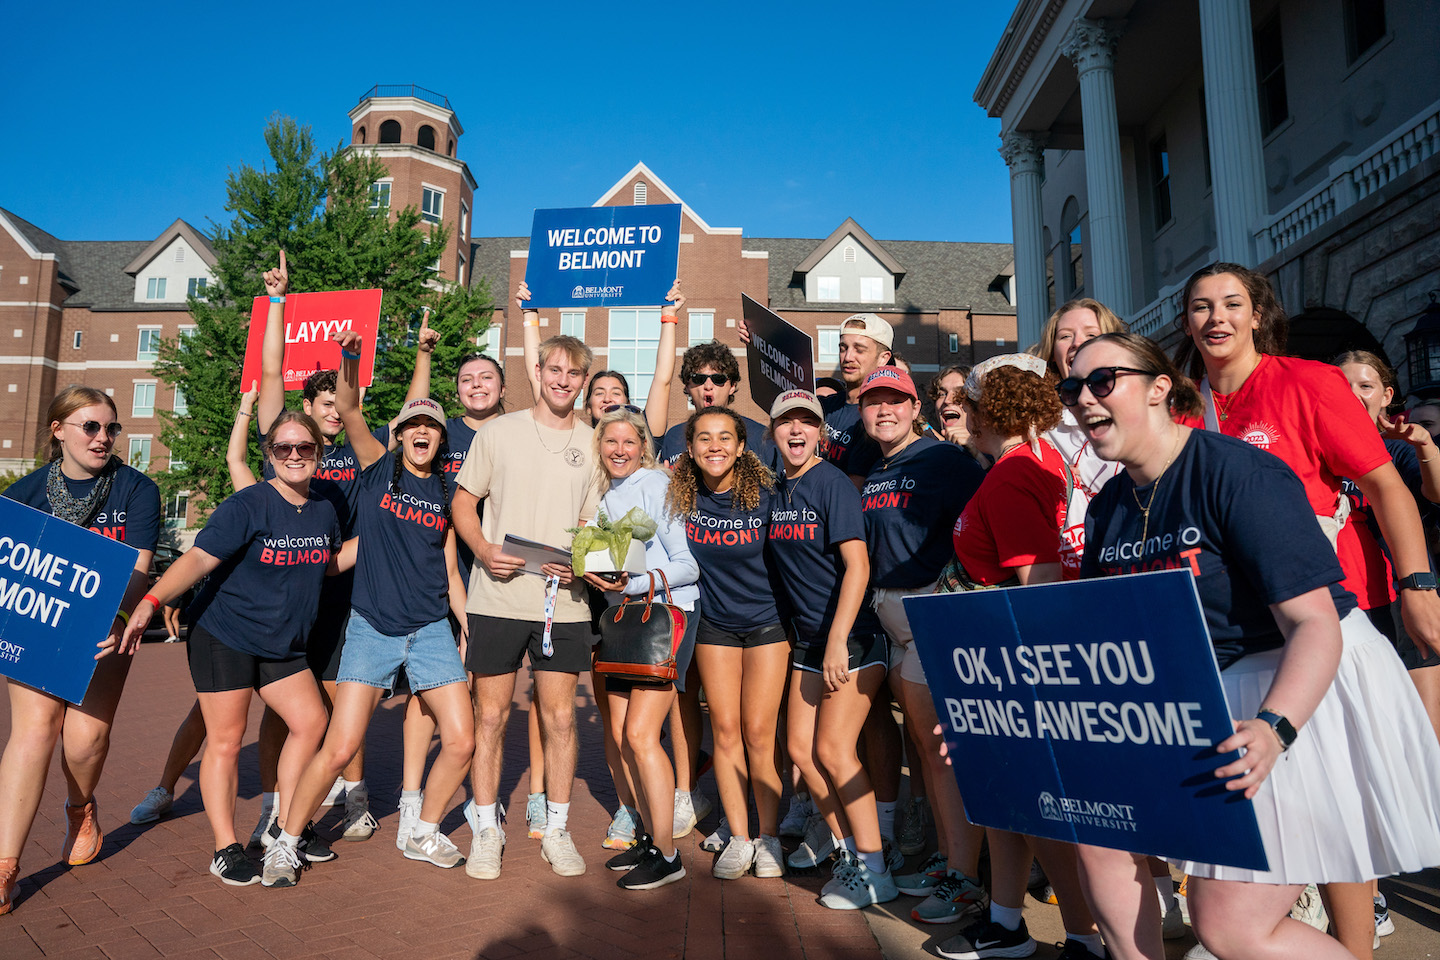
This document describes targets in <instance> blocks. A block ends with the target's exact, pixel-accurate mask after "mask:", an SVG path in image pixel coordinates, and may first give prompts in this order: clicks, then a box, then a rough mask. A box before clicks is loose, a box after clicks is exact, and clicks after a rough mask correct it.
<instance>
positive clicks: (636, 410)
mask: <svg viewBox="0 0 1440 960" xmlns="http://www.w3.org/2000/svg"><path fill="white" fill-rule="evenodd" d="M616 410H629V411H630V412H631V413H638V414H640V416H642V417H643V416H645V411H644V410H641V409H640V408H639V407H637V406H635V404H633V403H612V404H610V406H608V407H606V408H605V409H604V410H602V411H600V412H601V413H614V412H615V411H616Z"/></svg>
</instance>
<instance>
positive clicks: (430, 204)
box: [420, 187, 445, 223]
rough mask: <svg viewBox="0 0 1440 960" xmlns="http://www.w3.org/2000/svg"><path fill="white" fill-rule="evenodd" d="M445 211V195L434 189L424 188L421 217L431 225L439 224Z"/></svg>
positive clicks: (421, 197) (421, 196)
mask: <svg viewBox="0 0 1440 960" xmlns="http://www.w3.org/2000/svg"><path fill="white" fill-rule="evenodd" d="M444 209H445V193H444V191H441V190H436V189H435V188H434V187H424V188H423V189H422V193H421V195H420V216H421V217H423V218H424V219H426V220H429V221H430V222H431V223H439V222H440V215H441V214H442V213H443V212H444Z"/></svg>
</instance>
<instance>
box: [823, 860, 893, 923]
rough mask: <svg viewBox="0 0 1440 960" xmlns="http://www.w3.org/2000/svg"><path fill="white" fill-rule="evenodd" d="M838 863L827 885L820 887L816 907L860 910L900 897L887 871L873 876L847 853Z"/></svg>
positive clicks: (861, 863) (861, 861) (868, 869)
mask: <svg viewBox="0 0 1440 960" xmlns="http://www.w3.org/2000/svg"><path fill="white" fill-rule="evenodd" d="M842 860H844V861H845V866H844V867H841V866H840V864H839V861H837V863H836V869H835V873H834V875H833V876H831V878H830V882H829V883H827V884H825V886H823V887H821V888H820V905H821V906H824V907H829V908H830V909H831V910H861V909H863V908H865V907H868V906H871V905H872V904H876V903H888V902H889V901H891V900H894V899H895V898H896V897H898V896H900V891H899V890H897V889H896V888H895V881H894V879H893V878H892V877H891V876H890V871H889V870H886V871H885V872H884V873H875V872H873V871H872V870H870V868H869V867H867V866H865V861H863V860H861V859H860V858H859V857H856V856H852V855H851V854H850V853H849V852H848V851H847V852H846V853H845V855H844V857H843V858H842Z"/></svg>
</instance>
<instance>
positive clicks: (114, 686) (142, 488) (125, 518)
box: [0, 387, 160, 914]
mask: <svg viewBox="0 0 1440 960" xmlns="http://www.w3.org/2000/svg"><path fill="white" fill-rule="evenodd" d="M46 419H47V421H48V422H49V424H50V426H49V432H50V460H49V463H47V464H46V465H45V466H43V467H41V468H40V469H39V470H36V471H35V472H34V473H31V474H29V475H28V476H26V477H23V478H22V479H20V480H17V481H16V482H15V483H13V484H11V485H10V487H9V488H8V489H7V490H6V491H5V492H4V496H5V497H7V498H9V499H11V500H14V501H16V502H17V503H23V504H25V505H27V506H30V507H34V508H35V509H37V510H40V511H42V512H44V513H49V514H51V515H53V516H55V517H58V518H60V519H61V520H65V521H67V522H69V523H73V524H76V525H78V526H81V527H88V528H89V529H90V530H92V531H94V532H95V533H99V534H102V535H104V536H107V537H110V538H111V539H113V540H120V541H122V542H124V543H127V544H129V545H130V546H132V547H135V548H136V549H137V550H139V555H138V556H137V557H136V559H135V568H134V570H133V571H132V572H131V574H130V583H129V585H128V586H127V588H126V590H125V597H124V599H123V600H122V601H121V604H120V609H119V611H118V612H117V613H116V614H115V619H114V621H113V622H112V623H111V624H110V629H109V632H108V634H107V635H106V637H105V639H104V640H102V641H101V642H100V644H99V649H100V652H99V653H98V654H96V656H95V659H96V660H97V661H99V662H98V663H96V665H95V673H94V676H93V677H92V679H91V681H90V687H89V689H88V690H87V692H86V694H85V700H84V702H83V703H81V704H80V705H79V706H78V707H77V706H73V705H70V704H67V703H66V702H65V701H64V700H61V699H60V698H59V697H55V696H51V695H50V694H47V693H42V692H41V691H39V690H37V689H35V688H34V687H30V686H27V685H26V684H23V683H20V682H18V681H15V680H10V681H8V683H7V689H8V692H9V698H10V738H9V740H8V741H7V743H6V744H5V753H4V756H3V758H0V914H4V913H9V912H10V910H11V908H12V907H13V906H14V903H15V899H14V898H15V893H16V888H17V886H18V884H19V877H20V852H21V850H23V849H24V847H25V841H26V839H27V838H28V837H29V835H30V827H31V826H32V825H33V824H34V822H35V814H36V812H37V811H38V810H39V809H40V797H41V794H42V793H43V792H44V789H45V778H46V774H47V773H48V772H49V769H50V758H51V756H52V755H53V754H54V752H55V744H56V741H59V742H60V744H61V748H60V749H61V769H62V770H63V771H64V772H65V785H66V792H67V793H68V795H69V799H68V800H67V801H66V804H65V819H66V821H67V824H68V829H67V831H66V835H65V843H64V846H63V847H62V848H61V849H62V852H63V856H64V857H65V861H66V862H67V863H69V864H70V865H72V866H78V865H80V864H85V863H90V862H91V861H92V860H94V859H95V858H96V857H97V856H99V855H100V843H101V840H102V837H103V834H102V832H101V830H100V825H99V822H98V820H97V814H96V809H95V787H96V785H97V784H98V783H99V781H100V774H101V772H102V770H103V769H104V766H105V755H106V753H107V752H108V751H109V748H110V728H111V725H112V724H113V723H114V720H115V709H116V707H118V706H119V705H120V694H121V692H122V691H123V690H124V688H125V678H126V676H127V675H128V674H129V672H130V664H131V663H132V662H133V661H132V659H131V656H130V655H131V654H133V653H134V652H135V649H136V647H137V646H138V645H139V642H140V638H139V635H138V634H137V635H136V636H135V637H133V638H131V639H126V638H125V637H124V634H125V626H126V624H127V623H128V622H129V619H130V611H131V610H132V609H134V607H135V604H136V602H137V601H138V600H139V599H140V597H141V595H143V594H144V593H145V587H146V585H147V584H148V582H149V572H150V561H151V559H152V558H153V557H154V555H155V544H156V541H157V540H158V539H159V535H160V491H159V488H157V487H156V486H155V481H153V480H151V479H150V478H149V477H147V476H145V475H144V474H143V473H141V472H140V471H138V470H135V469H133V468H131V467H127V466H125V465H124V464H122V463H121V462H120V459H119V457H116V456H115V455H114V452H113V448H114V446H115V439H116V438H117V437H119V436H120V430H121V427H120V422H119V420H118V419H117V414H116V411H115V401H114V400H112V399H110V397H108V396H106V395H105V393H103V392H102V391H100V390H96V389H94V388H93V387H69V388H67V389H65V390H62V391H60V393H58V394H56V396H55V399H54V400H52V401H51V402H50V409H49V411H48V412H47V414H46ZM117 654H118V656H117Z"/></svg>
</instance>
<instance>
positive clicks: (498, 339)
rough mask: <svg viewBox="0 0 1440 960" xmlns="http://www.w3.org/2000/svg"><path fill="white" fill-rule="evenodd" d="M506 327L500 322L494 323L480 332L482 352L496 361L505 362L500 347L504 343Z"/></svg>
mask: <svg viewBox="0 0 1440 960" xmlns="http://www.w3.org/2000/svg"><path fill="white" fill-rule="evenodd" d="M504 342H505V339H504V328H503V327H501V325H500V324H498V323H492V324H490V326H488V327H486V328H485V332H484V333H482V334H480V342H479V347H480V352H481V353H483V354H485V356H487V357H489V358H490V359H491V360H494V361H495V362H496V363H501V364H503V363H504V362H505V358H504V357H502V356H500V347H501V346H502V345H503V344H504Z"/></svg>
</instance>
